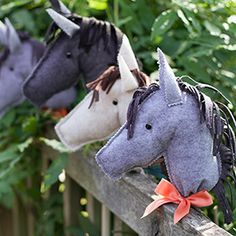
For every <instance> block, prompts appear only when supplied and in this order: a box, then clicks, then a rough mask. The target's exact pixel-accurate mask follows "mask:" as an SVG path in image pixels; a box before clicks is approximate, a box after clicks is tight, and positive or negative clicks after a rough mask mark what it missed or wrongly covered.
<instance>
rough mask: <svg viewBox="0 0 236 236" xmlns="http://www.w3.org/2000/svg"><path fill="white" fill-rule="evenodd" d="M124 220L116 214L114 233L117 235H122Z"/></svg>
mask: <svg viewBox="0 0 236 236" xmlns="http://www.w3.org/2000/svg"><path fill="white" fill-rule="evenodd" d="M121 232H122V221H121V219H120V218H119V217H118V216H116V215H115V216H114V227H113V234H114V235H115V236H122V233H121Z"/></svg>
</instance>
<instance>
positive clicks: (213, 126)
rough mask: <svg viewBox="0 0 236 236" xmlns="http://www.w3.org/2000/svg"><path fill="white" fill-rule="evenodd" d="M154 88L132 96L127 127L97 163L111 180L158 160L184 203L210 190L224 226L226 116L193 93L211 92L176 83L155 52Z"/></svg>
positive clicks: (230, 143) (229, 159)
mask: <svg viewBox="0 0 236 236" xmlns="http://www.w3.org/2000/svg"><path fill="white" fill-rule="evenodd" d="M159 83H160V84H159V85H157V84H151V85H150V86H149V88H147V89H140V90H139V91H137V92H135V94H134V98H133V100H132V102H131V104H130V106H129V109H128V115H127V117H128V120H127V122H126V123H125V125H124V126H123V127H122V128H121V129H120V130H119V131H118V132H117V133H116V134H115V135H114V137H112V138H111V140H109V141H108V143H107V144H106V146H105V147H103V148H102V149H101V150H100V151H99V152H98V153H97V155H96V160H97V163H98V164H99V166H100V167H101V168H102V169H103V171H104V172H105V173H106V174H107V175H108V176H110V177H111V178H114V179H117V178H120V177H121V176H122V174H123V173H125V172H127V171H129V170H131V169H133V168H134V167H147V166H149V165H152V164H153V163H154V162H155V161H157V160H158V159H159V158H160V157H161V156H164V162H165V165H166V169H167V173H168V177H169V179H170V181H171V182H172V184H173V185H174V186H175V187H176V188H177V189H178V191H179V192H180V193H181V194H182V195H183V196H185V197H186V196H189V195H190V194H192V193H196V192H198V191H201V190H211V189H213V188H214V189H215V192H216V194H217V195H218V197H219V199H220V202H221V204H222V205H223V208H224V209H223V210H225V212H224V213H225V215H226V221H227V222H229V221H230V219H232V218H231V216H232V215H231V213H232V212H231V211H230V208H229V207H228V202H227V201H226V200H225V196H224V191H223V188H224V187H223V183H222V181H226V176H228V175H230V174H233V173H234V170H233V165H235V136H234V133H233V131H232V128H231V127H230V125H229V123H228V120H229V119H228V117H227V115H226V114H229V117H231V118H232V122H233V124H234V125H235V121H234V119H233V116H232V114H231V113H230V111H229V110H228V109H227V107H226V106H224V105H223V104H221V103H216V102H213V101H212V100H211V98H210V97H208V96H206V95H205V94H204V93H202V92H201V91H200V90H199V89H200V88H201V87H209V88H212V89H213V87H210V86H204V85H202V84H200V85H198V86H196V87H195V86H191V85H189V84H187V83H184V82H183V81H181V79H178V80H176V78H175V75H174V73H173V71H172V69H171V68H170V66H169V65H168V62H167V60H166V58H165V56H164V54H163V53H162V52H161V50H159ZM214 90H215V89H214ZM217 104H218V105H217ZM233 178H234V181H235V175H233Z"/></svg>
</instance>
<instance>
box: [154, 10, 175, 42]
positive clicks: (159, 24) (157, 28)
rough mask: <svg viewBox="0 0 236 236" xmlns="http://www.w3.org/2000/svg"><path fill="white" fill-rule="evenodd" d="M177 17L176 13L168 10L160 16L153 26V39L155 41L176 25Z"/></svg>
mask: <svg viewBox="0 0 236 236" xmlns="http://www.w3.org/2000/svg"><path fill="white" fill-rule="evenodd" d="M176 19H177V15H176V13H175V12H174V11H171V10H167V11H164V12H162V13H161V15H160V16H158V17H157V18H156V20H155V22H154V24H153V26H152V33H151V39H152V40H154V39H155V37H157V36H161V35H163V34H164V33H165V32H166V31H168V30H169V29H170V28H171V27H172V25H173V24H174V23H175V21H176Z"/></svg>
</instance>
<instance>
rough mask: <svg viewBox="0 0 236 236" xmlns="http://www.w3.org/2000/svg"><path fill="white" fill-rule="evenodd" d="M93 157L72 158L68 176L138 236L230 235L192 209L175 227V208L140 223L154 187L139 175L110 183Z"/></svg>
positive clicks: (150, 180) (92, 154) (161, 209)
mask: <svg viewBox="0 0 236 236" xmlns="http://www.w3.org/2000/svg"><path fill="white" fill-rule="evenodd" d="M94 156H95V152H93V153H90V155H89V156H87V155H83V153H82V152H77V153H74V154H71V156H70V157H69V162H68V165H67V167H66V171H67V174H68V175H70V176H71V178H73V179H74V180H75V181H76V182H77V183H78V184H79V185H81V186H82V187H83V188H85V189H86V190H87V191H89V192H90V193H91V194H92V195H93V196H95V197H96V198H97V199H98V200H99V201H101V202H102V203H104V204H105V205H106V206H107V207H108V208H109V209H110V210H111V211H112V212H113V213H114V214H116V215H117V216H119V218H121V219H122V221H124V222H125V223H126V224H127V225H129V226H130V227H131V228H132V229H133V230H134V231H135V232H137V233H138V234H139V235H141V236H154V235H159V236H160V235H165V236H167V235H168V236H169V235H178V236H179V235H181V236H184V235H202V236H203V235H204V236H208V235H214V236H220V235H230V234H229V233H228V232H226V231H225V230H223V229H222V228H220V227H218V226H217V225H216V224H214V223H213V222H211V221H210V220H209V219H208V218H207V217H205V216H204V215H203V214H202V213H201V212H200V211H199V210H195V209H191V211H190V214H189V215H188V216H187V217H185V218H184V219H183V220H181V221H180V222H179V223H178V224H176V225H174V224H173V214H174V210H175V209H176V206H175V205H174V204H168V205H165V206H163V207H161V208H160V209H159V210H157V211H155V212H154V213H153V214H151V215H150V216H148V217H146V218H144V219H140V217H141V216H142V214H143V212H144V209H145V207H146V206H147V205H148V204H149V203H150V202H151V201H152V198H151V196H152V195H153V193H154V192H153V191H154V189H155V186H156V184H155V183H154V182H153V181H152V179H151V178H150V177H149V176H146V175H144V174H141V173H130V174H127V175H126V176H125V177H124V178H122V179H121V180H119V181H112V180H110V179H109V178H108V177H107V176H105V175H104V173H103V172H102V171H101V170H100V168H99V167H98V165H97V164H96V161H95V159H94Z"/></svg>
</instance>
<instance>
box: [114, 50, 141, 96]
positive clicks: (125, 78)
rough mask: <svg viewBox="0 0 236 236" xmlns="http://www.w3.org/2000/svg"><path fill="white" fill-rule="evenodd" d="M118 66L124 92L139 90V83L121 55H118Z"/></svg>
mask: <svg viewBox="0 0 236 236" xmlns="http://www.w3.org/2000/svg"><path fill="white" fill-rule="evenodd" d="M118 65H119V71H120V77H121V89H122V91H124V92H126V91H130V90H134V89H136V88H138V82H137V80H136V78H135V77H134V76H133V74H132V73H131V71H130V69H129V67H128V65H127V64H126V62H125V60H124V58H123V57H122V56H121V55H120V54H118Z"/></svg>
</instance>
